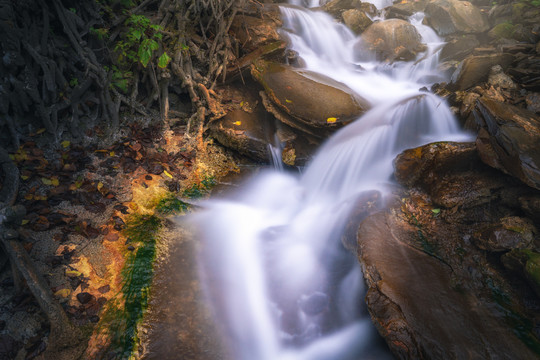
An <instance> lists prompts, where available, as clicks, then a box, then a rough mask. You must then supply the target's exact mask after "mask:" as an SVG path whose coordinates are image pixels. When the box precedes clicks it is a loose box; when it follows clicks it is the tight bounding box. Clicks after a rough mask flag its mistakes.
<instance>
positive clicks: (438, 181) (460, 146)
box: [394, 142, 506, 208]
mask: <svg viewBox="0 0 540 360" xmlns="http://www.w3.org/2000/svg"><path fill="white" fill-rule="evenodd" d="M479 168H482V164H481V162H480V159H479V157H478V154H477V152H476V148H475V146H474V144H473V143H453V142H439V143H432V144H428V145H424V146H420V147H417V148H414V149H410V150H405V151H403V152H402V153H401V154H399V155H398V156H397V157H396V159H395V160H394V169H395V171H394V176H395V177H396V180H397V181H398V182H399V183H400V184H402V185H405V186H407V187H415V188H421V189H423V190H424V191H426V192H427V193H428V194H429V196H430V197H431V199H432V201H433V203H434V204H436V205H437V206H442V207H445V208H453V207H456V206H459V207H462V208H470V207H473V206H478V205H481V204H486V203H489V202H490V201H492V199H493V194H494V193H495V192H496V191H497V190H499V189H502V188H504V186H505V185H506V183H505V182H504V181H502V180H501V179H499V178H497V177H486V176H483V174H479V173H478V171H477V170H478V169H479ZM474 170H476V171H474ZM487 170H489V168H487Z"/></svg>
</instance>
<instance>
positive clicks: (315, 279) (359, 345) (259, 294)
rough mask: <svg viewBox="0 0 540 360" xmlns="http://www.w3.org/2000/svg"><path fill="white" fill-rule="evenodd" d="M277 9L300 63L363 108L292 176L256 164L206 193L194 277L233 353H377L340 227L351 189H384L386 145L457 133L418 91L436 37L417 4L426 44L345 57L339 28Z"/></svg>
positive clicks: (270, 358) (310, 356)
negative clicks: (249, 174)
mask: <svg viewBox="0 0 540 360" xmlns="http://www.w3.org/2000/svg"><path fill="white" fill-rule="evenodd" d="M296 3H297V4H296V5H306V6H316V5H319V4H318V1H307V2H304V1H296ZM381 4H382V2H381ZM377 5H379V6H382V5H384V4H382V5H380V4H377ZM281 11H282V18H283V23H284V25H283V31H284V33H286V35H287V36H288V38H289V40H290V47H291V48H292V49H293V50H295V51H297V52H298V54H299V56H300V57H301V58H302V59H303V60H304V62H305V64H306V67H307V69H309V70H312V71H315V72H319V73H323V74H324V75H327V76H329V77H332V78H334V79H335V80H337V81H340V82H342V83H345V84H346V85H348V86H349V87H350V88H351V89H352V90H353V91H355V92H356V93H357V94H359V95H360V96H362V97H364V98H365V99H367V101H369V102H370V103H371V105H372V109H371V110H370V111H368V112H367V113H366V114H364V115H363V116H362V117H360V118H359V119H357V120H356V121H355V122H353V123H351V124H349V125H348V126H346V127H345V128H343V129H341V130H340V131H338V132H336V133H335V134H334V135H333V136H332V137H331V138H330V139H328V141H327V142H326V143H325V144H324V145H323V146H322V147H321V148H320V150H319V151H318V153H317V154H316V156H315V157H314V158H313V160H312V162H311V164H309V165H308V166H307V168H306V169H305V171H304V172H303V174H302V175H301V176H297V175H293V174H288V173H285V172H282V171H277V170H275V169H268V170H265V171H262V172H261V173H260V174H258V175H257V176H255V177H254V178H252V179H250V180H248V182H246V183H245V184H244V185H243V186H242V187H241V190H239V191H238V192H237V193H236V194H232V195H231V196H230V197H228V198H224V199H220V200H211V201H208V202H207V203H206V204H205V206H204V208H205V210H203V211H200V212H199V213H197V214H195V215H194V221H195V223H196V226H197V228H199V229H200V236H201V239H202V243H203V244H202V245H203V250H202V256H201V273H202V274H203V275H202V278H203V281H204V283H205V284H206V285H205V286H206V288H207V292H208V296H209V298H210V299H211V302H212V305H213V308H214V313H215V316H216V319H217V320H216V322H218V323H220V324H222V325H223V332H224V334H225V337H226V340H227V342H228V344H229V346H230V352H231V354H232V357H233V358H234V359H241V360H276V359H282V360H288V359H290V360H316V359H321V360H327V359H332V360H346V359H361V358H366V357H367V356H371V358H377V359H384V358H385V357H386V358H387V357H388V355H387V354H385V353H379V354H378V355H374V354H377V351H378V350H377V349H376V348H374V346H373V342H374V338H375V330H374V327H373V325H372V324H371V322H370V320H369V316H368V315H367V314H366V309H365V305H364V304H363V295H364V289H363V287H364V284H363V279H362V273H361V270H360V266H359V265H358V263H357V260H356V257H355V256H354V255H353V254H351V253H349V252H348V251H346V250H345V249H344V247H343V246H342V244H341V236H342V234H343V231H344V230H343V229H344V227H345V225H346V222H347V219H348V216H349V214H350V212H351V210H352V209H353V208H354V205H355V203H356V200H357V198H358V196H360V195H361V194H362V193H365V191H367V190H373V189H377V190H378V191H380V192H384V189H385V186H386V185H387V184H388V183H389V182H390V179H391V175H392V160H393V159H394V158H395V156H396V155H397V154H398V153H400V152H401V151H403V150H404V149H406V148H411V147H415V146H419V145H422V144H425V143H428V142H432V141H440V140H465V139H467V135H465V134H463V133H462V132H461V131H460V130H459V128H458V126H457V124H456V120H455V118H454V116H453V115H452V113H451V111H450V109H449V108H448V106H447V105H446V103H445V102H444V101H443V100H442V99H440V98H438V97H436V96H435V95H433V94H430V93H428V92H424V91H421V90H419V89H421V88H422V87H424V86H426V85H429V79H434V78H437V76H438V74H437V70H436V65H437V50H438V49H439V48H440V45H441V44H442V40H441V39H439V38H438V37H437V36H436V35H435V33H434V32H433V31H432V30H431V29H429V28H427V27H424V25H422V24H421V20H422V14H417V15H414V16H413V17H412V18H411V22H412V23H413V24H415V25H416V26H417V27H418V31H419V32H420V34H421V35H422V37H423V40H424V42H425V43H426V44H427V45H428V50H427V51H426V53H424V54H420V55H419V57H418V59H417V60H416V61H414V62H410V63H404V62H402V63H395V64H392V65H389V64H383V63H378V62H376V61H366V60H364V61H356V60H355V59H357V56H356V54H355V53H354V52H355V51H358V48H357V47H354V46H352V45H353V44H354V43H355V42H356V41H357V39H356V37H355V36H354V35H353V34H352V33H351V32H350V31H349V30H348V29H347V28H346V27H345V26H343V25H341V24H338V23H336V22H335V21H334V20H333V19H332V18H331V17H330V16H328V15H327V14H325V13H323V12H320V11H317V12H315V11H313V12H312V11H310V10H305V9H301V8H298V7H288V6H285V7H282V8H281ZM366 51H367V50H366Z"/></svg>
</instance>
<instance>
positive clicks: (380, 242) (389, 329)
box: [358, 209, 538, 359]
mask: <svg viewBox="0 0 540 360" xmlns="http://www.w3.org/2000/svg"><path fill="white" fill-rule="evenodd" d="M398 213H399V210H398V209H396V210H392V211H390V212H388V213H378V214H375V215H372V216H370V217H368V218H367V219H366V220H364V222H362V224H361V225H360V227H359V230H358V256H359V260H360V263H361V264H362V268H363V273H364V278H365V280H366V283H367V286H368V292H367V295H366V303H367V306H368V310H369V313H370V315H371V318H372V320H373V322H374V324H375V326H376V327H377V329H378V331H379V333H380V334H381V335H382V336H383V337H384V338H385V339H386V342H387V344H388V346H389V348H390V350H391V351H392V352H393V353H394V354H395V355H396V357H397V358H400V359H497V358H508V359H510V358H512V356H513V354H520V355H519V357H520V358H522V359H535V358H537V357H536V355H535V354H534V353H533V352H532V351H531V350H530V349H529V348H528V347H527V346H526V345H525V344H524V343H523V342H522V341H521V340H520V339H519V338H518V337H517V336H516V335H515V334H514V331H513V328H512V327H510V326H508V325H507V324H506V323H505V319H504V315H502V314H501V313H500V312H498V311H493V310H492V309H493V308H499V307H498V305H496V300H494V299H492V298H489V297H484V296H483V295H482V294H484V293H485V292H487V293H488V294H489V293H491V291H495V289H496V291H498V294H501V295H500V296H509V294H512V292H511V291H510V290H508V288H507V285H503V284H505V283H504V281H503V280H502V279H501V278H500V277H498V276H496V275H494V274H492V275H489V276H490V277H488V274H489V271H492V269H491V268H489V265H488V264H487V263H486V262H485V260H482V265H477V267H478V268H480V266H486V267H487V268H488V269H485V268H481V269H480V270H476V269H475V270H474V271H475V272H474V274H471V273H469V272H468V271H471V272H472V271H473V267H472V265H469V264H474V262H473V261H472V260H470V259H472V258H473V257H474V258H476V260H477V261H481V260H480V259H481V255H480V254H479V253H478V252H475V251H474V250H471V252H472V253H471V254H469V252H468V250H465V249H464V248H463V246H466V245H465V243H464V242H463V240H460V237H459V236H456V237H455V238H454V239H455V241H457V242H458V243H454V242H452V244H453V246H455V247H458V248H461V249H462V251H461V256H458V255H457V254H454V255H453V256H454V257H455V258H456V259H458V258H460V257H461V261H462V263H464V264H467V265H462V266H461V267H460V268H458V266H457V263H455V264H454V263H452V264H451V265H452V266H449V265H448V263H447V262H446V260H447V259H448V258H447V257H446V256H445V255H443V254H440V253H439V252H432V253H428V252H429V251H430V250H429V249H430V248H429V247H428V246H427V245H428V244H426V242H427V241H428V238H424V239H423V240H422V238H419V235H418V234H419V233H422V231H425V228H423V227H415V226H414V225H411V224H408V223H406V222H405V221H404V220H403V217H400V216H398V215H397V214H398ZM422 225H424V223H422ZM422 225H419V226H422ZM419 229H422V230H419ZM439 230H441V231H444V232H445V233H444V234H439V235H440V236H441V237H444V240H443V239H438V240H436V239H433V238H431V237H430V238H429V241H433V242H436V243H435V244H432V246H434V247H433V248H431V249H436V246H437V245H439V244H441V245H443V244H444V241H450V239H449V238H450V237H449V236H448V237H447V235H448V231H451V230H450V228H444V229H443V228H441V229H439ZM458 234H459V233H458ZM453 236H455V234H454V235H453ZM453 236H452V237H453ZM421 243H423V244H424V246H422V244H421ZM458 244H459V245H458ZM443 257H444V259H443ZM458 261H459V260H458ZM467 278H472V279H474V278H476V279H477V280H476V281H475V282H473V283H472V284H471V283H465V282H464V281H465V279H467ZM487 279H490V280H489V281H488V280H487ZM483 282H486V283H489V284H491V287H492V288H491V290H490V288H489V287H488V285H484V284H483ZM475 286H478V287H479V288H476V287H475ZM506 291H509V293H507V292H506ZM510 296H511V295H510ZM514 296H515V295H514ZM514 315H515V319H516V320H517V321H518V322H523V323H525V322H526V321H528V320H525V319H526V318H525V317H524V315H523V314H519V313H514ZM529 329H530V328H529ZM528 331H531V330H528ZM527 334H528V335H527V336H533V337H534V335H530V333H527ZM537 342H538V341H537ZM501 354H508V356H504V355H503V356H501Z"/></svg>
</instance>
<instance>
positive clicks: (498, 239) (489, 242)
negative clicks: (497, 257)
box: [474, 216, 538, 251]
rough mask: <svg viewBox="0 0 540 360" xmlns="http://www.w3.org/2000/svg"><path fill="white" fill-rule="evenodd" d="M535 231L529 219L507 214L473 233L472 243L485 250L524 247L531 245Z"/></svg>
mask: <svg viewBox="0 0 540 360" xmlns="http://www.w3.org/2000/svg"><path fill="white" fill-rule="evenodd" d="M537 233H538V231H537V230H536V228H535V227H534V225H533V224H532V222H531V221H530V220H528V219H526V218H520V217H517V216H508V217H504V218H502V219H501V220H500V222H499V223H498V224H495V225H491V226H489V227H488V228H486V229H485V230H483V231H481V232H479V233H477V234H475V237H474V243H475V245H476V246H478V247H479V248H480V249H482V250H487V251H508V250H513V249H526V248H530V247H531V246H532V245H533V240H534V237H535V235H536V234H537Z"/></svg>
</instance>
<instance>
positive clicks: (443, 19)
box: [425, 0, 489, 36]
mask: <svg viewBox="0 0 540 360" xmlns="http://www.w3.org/2000/svg"><path fill="white" fill-rule="evenodd" d="M425 12H426V18H427V22H428V24H429V25H430V26H431V27H432V28H433V29H434V30H435V31H436V32H437V33H438V34H439V35H442V36H444V35H449V34H454V33H465V34H475V33H482V32H485V31H488V30H489V23H488V21H487V17H486V15H484V14H483V13H482V12H480V10H479V9H478V8H477V7H476V6H474V5H473V4H471V3H470V2H468V1H460V0H434V1H431V2H430V3H429V4H428V5H427V6H426V10H425Z"/></svg>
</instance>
